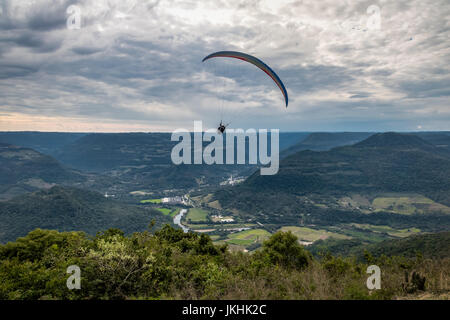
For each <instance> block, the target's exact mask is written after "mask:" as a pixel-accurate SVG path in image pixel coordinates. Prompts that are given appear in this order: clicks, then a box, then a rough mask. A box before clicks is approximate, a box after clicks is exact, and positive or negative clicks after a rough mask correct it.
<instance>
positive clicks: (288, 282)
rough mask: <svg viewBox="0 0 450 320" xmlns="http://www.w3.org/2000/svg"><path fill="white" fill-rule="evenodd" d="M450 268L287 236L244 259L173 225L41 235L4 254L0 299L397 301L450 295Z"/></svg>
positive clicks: (0, 253)
mask: <svg viewBox="0 0 450 320" xmlns="http://www.w3.org/2000/svg"><path fill="white" fill-rule="evenodd" d="M369 264H376V265H378V266H379V267H380V268H381V270H382V275H381V279H382V280H381V281H382V284H381V286H382V289H381V290H376V291H373V292H370V291H369V290H368V289H367V287H366V280H367V277H368V276H369V275H368V274H366V269H367V266H368V265H369ZM70 265H77V266H79V267H80V269H81V289H80V290H68V289H67V287H66V281H67V278H68V277H69V275H68V274H67V273H66V270H67V267H68V266H70ZM449 266H450V261H449V259H440V260H428V259H422V258H421V257H420V256H418V257H417V258H415V259H406V258H401V257H385V256H382V257H381V258H377V259H374V258H373V257H372V256H371V255H370V254H369V253H367V256H366V261H365V262H357V261H356V260H355V259H353V258H341V257H333V256H331V255H329V254H325V255H323V256H322V257H321V258H320V259H314V258H313V257H312V256H311V255H310V254H309V252H308V251H306V250H305V249H304V248H303V247H302V246H300V245H299V244H298V242H297V239H296V237H295V236H294V235H292V234H291V233H282V232H277V233H275V234H273V235H272V237H271V238H270V239H268V240H267V241H266V242H265V243H264V244H263V246H262V248H261V249H260V250H258V251H257V252H255V253H253V254H248V253H247V254H245V253H242V252H230V251H229V250H227V247H226V245H222V246H216V245H214V244H213V243H212V241H211V239H210V238H209V237H208V236H207V235H204V234H201V235H200V234H195V233H187V234H185V233H183V232H182V231H181V230H178V229H173V228H172V227H170V226H168V225H166V226H164V227H163V228H162V229H160V230H159V231H157V232H155V234H151V233H150V232H142V233H135V234H133V235H131V236H129V237H126V236H125V235H124V234H123V232H122V231H120V230H117V229H110V230H108V231H106V232H104V233H100V234H98V235H97V236H96V237H88V236H86V235H85V234H84V233H81V232H62V233H59V232H57V231H48V230H40V229H37V230H34V231H32V232H30V233H29V234H28V235H27V236H26V237H24V238H20V239H18V240H17V241H16V242H12V243H8V244H6V245H2V246H0V279H2V282H1V283H0V298H1V299H392V298H395V297H398V296H403V295H406V294H411V293H416V292H418V291H420V290H428V291H430V292H445V291H447V292H448V287H447V286H448V279H449V274H448V273H449V270H450V268H449ZM405 275H406V276H405Z"/></svg>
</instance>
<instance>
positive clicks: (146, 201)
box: [141, 199, 161, 203]
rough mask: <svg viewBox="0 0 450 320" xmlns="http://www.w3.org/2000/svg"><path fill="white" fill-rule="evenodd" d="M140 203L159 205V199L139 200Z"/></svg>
mask: <svg viewBox="0 0 450 320" xmlns="http://www.w3.org/2000/svg"><path fill="white" fill-rule="evenodd" d="M141 203H161V199H148V200H141Z"/></svg>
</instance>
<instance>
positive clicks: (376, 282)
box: [366, 265, 381, 290]
mask: <svg viewBox="0 0 450 320" xmlns="http://www.w3.org/2000/svg"><path fill="white" fill-rule="evenodd" d="M366 273H369V274H371V276H370V277H369V278H367V282H366V285H367V289H369V290H373V289H377V290H378V289H381V269H380V267H379V266H376V265H371V266H368V267H367V271H366Z"/></svg>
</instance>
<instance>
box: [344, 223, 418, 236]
mask: <svg viewBox="0 0 450 320" xmlns="http://www.w3.org/2000/svg"><path fill="white" fill-rule="evenodd" d="M352 225H353V226H355V227H357V228H359V229H364V230H370V231H372V232H378V233H387V234H388V235H390V236H393V237H398V238H404V237H409V236H411V235H413V234H417V233H420V229H418V228H408V229H394V228H391V227H389V226H376V225H371V224H358V223H353V224H352Z"/></svg>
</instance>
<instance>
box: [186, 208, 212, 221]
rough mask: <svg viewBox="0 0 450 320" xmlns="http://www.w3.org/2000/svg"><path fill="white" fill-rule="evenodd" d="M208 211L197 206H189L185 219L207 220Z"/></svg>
mask: <svg viewBox="0 0 450 320" xmlns="http://www.w3.org/2000/svg"><path fill="white" fill-rule="evenodd" d="M207 216H208V211H205V210H203V209H199V208H191V209H189V212H188V214H187V217H186V220H187V221H189V220H190V221H192V222H201V221H207V220H208V219H206V217H207Z"/></svg>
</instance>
